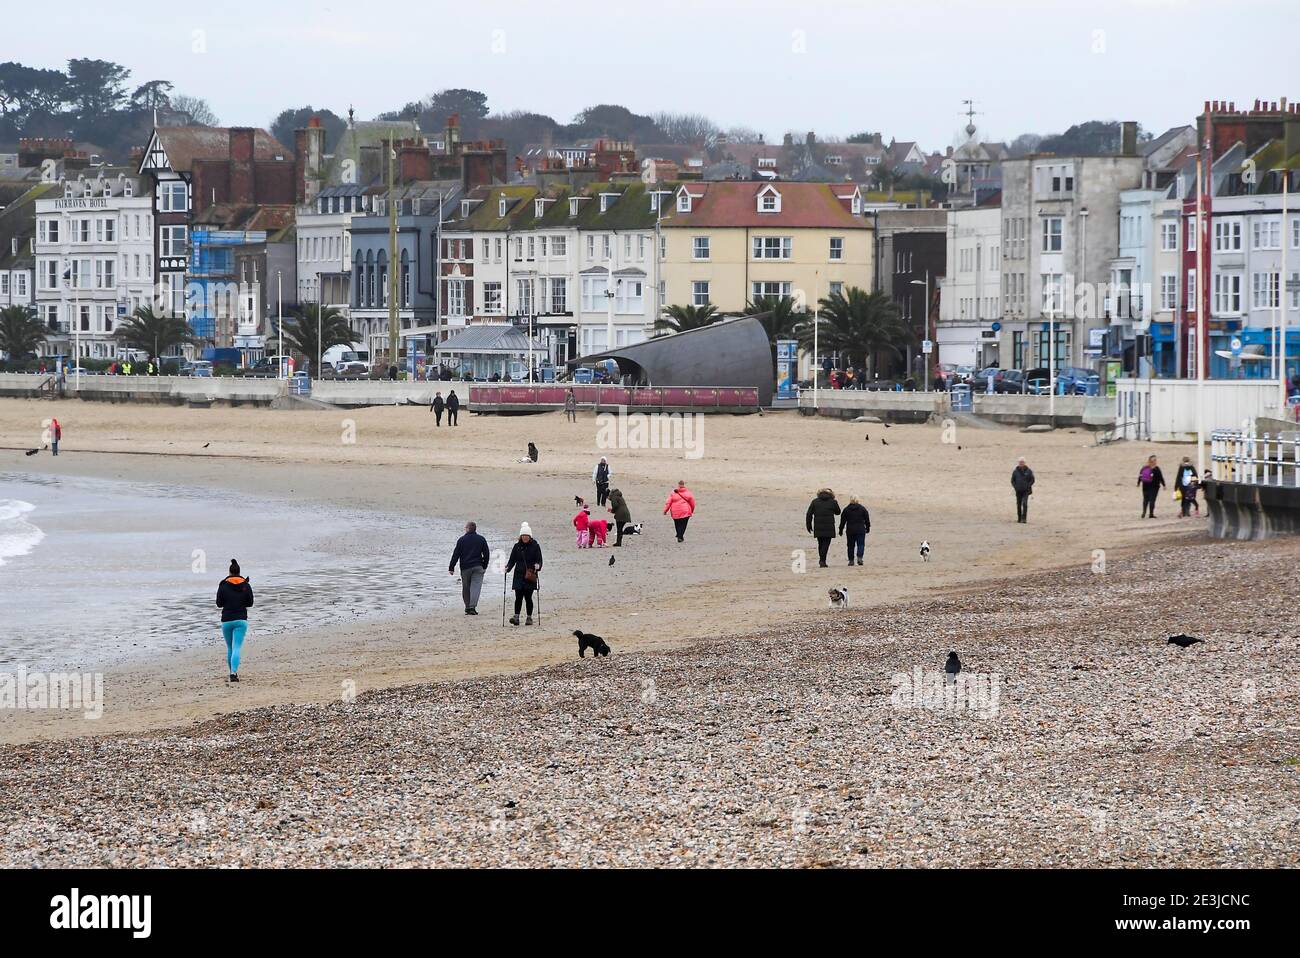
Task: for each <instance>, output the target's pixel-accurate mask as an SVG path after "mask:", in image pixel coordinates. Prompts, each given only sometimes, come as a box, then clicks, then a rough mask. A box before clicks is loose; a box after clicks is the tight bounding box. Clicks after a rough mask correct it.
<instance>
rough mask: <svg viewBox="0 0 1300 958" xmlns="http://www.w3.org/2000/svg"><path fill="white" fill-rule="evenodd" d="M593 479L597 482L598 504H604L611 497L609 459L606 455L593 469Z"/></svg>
mask: <svg viewBox="0 0 1300 958" xmlns="http://www.w3.org/2000/svg"><path fill="white" fill-rule="evenodd" d="M591 481H592V482H594V483H595V484H596V505H598V506H603V505H604V504H605V501H606V500H607V499H608V498H609V460H608V459H606V458H605V457H604V456H601V457H600V462H598V463H596V468H595V469H593V470H591Z"/></svg>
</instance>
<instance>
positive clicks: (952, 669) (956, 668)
mask: <svg viewBox="0 0 1300 958" xmlns="http://www.w3.org/2000/svg"><path fill="white" fill-rule="evenodd" d="M943 671H944V674H945V675H946V676H947V680H948V681H949V682H956V681H957V673H958V672H960V671H961V659H959V658H957V653H956V652H949V653H948V661H947V662H946V663H944V666H943Z"/></svg>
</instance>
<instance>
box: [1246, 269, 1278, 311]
mask: <svg viewBox="0 0 1300 958" xmlns="http://www.w3.org/2000/svg"><path fill="white" fill-rule="evenodd" d="M1279 305H1280V303H1279V300H1278V275H1277V273H1252V274H1251V276H1250V308H1251V309H1277V308H1278V306H1279Z"/></svg>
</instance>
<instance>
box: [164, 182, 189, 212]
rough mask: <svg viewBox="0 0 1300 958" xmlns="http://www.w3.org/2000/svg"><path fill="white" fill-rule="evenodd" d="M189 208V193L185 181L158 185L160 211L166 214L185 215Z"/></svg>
mask: <svg viewBox="0 0 1300 958" xmlns="http://www.w3.org/2000/svg"><path fill="white" fill-rule="evenodd" d="M189 208H190V204H189V191H188V190H187V189H186V187H185V183H184V181H182V180H168V181H167V182H165V183H160V184H159V185H158V209H160V210H162V211H163V212H164V213H184V212H185V211H186V210H188V209H189Z"/></svg>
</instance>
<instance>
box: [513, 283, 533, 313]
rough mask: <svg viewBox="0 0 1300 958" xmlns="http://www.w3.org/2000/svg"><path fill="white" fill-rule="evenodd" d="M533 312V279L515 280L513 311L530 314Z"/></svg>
mask: <svg viewBox="0 0 1300 958" xmlns="http://www.w3.org/2000/svg"><path fill="white" fill-rule="evenodd" d="M532 312H533V281H532V280H531V279H517V280H515V313H516V314H517V315H519V316H530V315H532Z"/></svg>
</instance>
